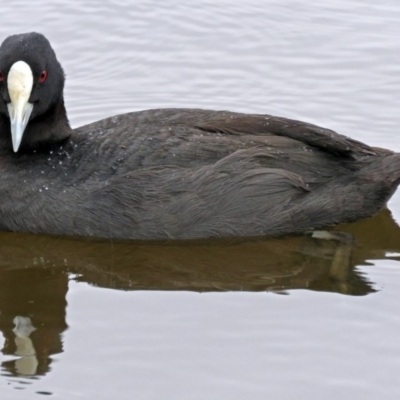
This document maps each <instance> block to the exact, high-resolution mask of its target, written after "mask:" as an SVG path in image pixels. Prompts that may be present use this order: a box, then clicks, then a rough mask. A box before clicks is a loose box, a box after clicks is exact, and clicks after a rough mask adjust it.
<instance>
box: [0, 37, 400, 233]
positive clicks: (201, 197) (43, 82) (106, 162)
mask: <svg viewBox="0 0 400 400" xmlns="http://www.w3.org/2000/svg"><path fill="white" fill-rule="evenodd" d="M63 88H64V72H63V69H62V67H61V65H60V64H59V62H58V61H57V58H56V55H55V53H54V51H53V49H52V48H51V45H50V43H49V42H48V40H47V39H46V38H45V37H44V36H43V35H41V34H38V33H27V34H20V35H14V36H10V37H8V38H6V39H5V40H4V42H3V43H2V45H1V47H0V93H1V99H2V101H0V173H1V180H0V229H3V230H11V231H18V232H34V233H50V234H65V235H81V236H96V237H103V238H123V239H150V240H156V239H170V238H173V239H190V238H206V237H228V236H258V235H273V236H277V235H284V234H293V233H302V232H306V231H310V230H312V229H315V228H321V227H325V226H329V225H333V224H337V223H343V222H351V221H355V220H358V219H360V218H366V217H369V216H371V215H373V214H375V213H376V212H377V211H378V210H380V209H381V208H382V207H384V205H385V204H386V202H387V201H388V199H389V198H390V197H391V195H392V194H393V193H394V191H395V189H396V188H397V185H398V184H399V179H400V155H399V154H395V153H392V152H391V151H389V150H383V149H377V148H371V147H369V146H367V145H365V144H363V143H360V142H358V141H356V140H353V139H350V138H348V137H345V136H342V135H340V134H338V133H336V132H334V131H331V130H328V129H324V128H320V127H318V126H315V125H312V124H308V123H305V122H300V121H294V120H290V119H286V118H278V117H273V116H270V115H255V114H240V113H233V112H227V111H209V110H197V109H162V110H149V111H141V112H134V113H128V114H123V115H118V116H115V117H112V118H107V119H104V120H102V121H98V122H95V123H92V124H90V125H86V126H83V127H81V128H78V129H71V127H70V125H69V122H68V119H67V113H66V110H65V106H64V99H63Z"/></svg>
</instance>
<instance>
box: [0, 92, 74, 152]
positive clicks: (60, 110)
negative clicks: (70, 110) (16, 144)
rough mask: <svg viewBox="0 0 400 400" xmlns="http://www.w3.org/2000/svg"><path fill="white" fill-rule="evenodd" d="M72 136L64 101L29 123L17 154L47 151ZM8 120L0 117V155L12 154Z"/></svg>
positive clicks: (2, 116)
mask: <svg viewBox="0 0 400 400" xmlns="http://www.w3.org/2000/svg"><path fill="white" fill-rule="evenodd" d="M71 134H72V129H71V127H70V125H69V121H68V117H67V111H66V109H65V105H64V99H63V98H61V100H60V101H59V102H58V103H56V104H55V106H53V107H52V108H50V109H49V110H47V111H46V113H45V114H43V115H40V116H38V117H36V118H35V119H33V120H32V121H29V123H28V126H27V127H26V129H25V132H24V135H23V137H22V142H21V145H20V148H19V150H18V153H26V152H32V151H41V150H47V149H48V148H49V147H53V146H54V145H57V144H60V143H62V142H64V141H66V140H67V139H68V138H69V136H70V135H71ZM12 151H13V150H12V141H11V124H10V119H9V118H8V117H6V116H4V115H1V116H0V153H1V154H4V153H9V152H12Z"/></svg>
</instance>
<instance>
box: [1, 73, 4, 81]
mask: <svg viewBox="0 0 400 400" xmlns="http://www.w3.org/2000/svg"><path fill="white" fill-rule="evenodd" d="M3 81H4V76H3V74H2V73H1V72H0V82H3Z"/></svg>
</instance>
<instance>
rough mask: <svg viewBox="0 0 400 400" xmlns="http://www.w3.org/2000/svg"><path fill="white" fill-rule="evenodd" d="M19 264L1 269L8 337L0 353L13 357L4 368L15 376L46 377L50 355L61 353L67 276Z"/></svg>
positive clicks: (0, 318) (2, 322)
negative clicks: (17, 266) (16, 266)
mask: <svg viewBox="0 0 400 400" xmlns="http://www.w3.org/2000/svg"><path fill="white" fill-rule="evenodd" d="M14 250H15V248H14ZM29 261H30V263H31V266H32V264H34V262H32V259H30V260H29ZM20 262H21V263H22V265H20V266H19V268H15V264H14V263H10V267H11V268H9V269H4V267H3V268H0V310H1V313H0V331H1V332H2V333H3V336H4V338H5V342H4V346H3V349H1V351H2V353H3V354H4V355H7V356H13V359H10V358H9V357H7V358H8V360H7V361H3V362H2V364H1V369H2V372H3V373H8V374H11V375H14V376H25V377H29V376H33V375H34V376H38V375H44V374H46V373H47V372H48V371H49V369H50V365H51V362H52V359H51V356H52V355H53V354H57V353H60V352H62V342H61V334H62V332H63V331H64V330H65V329H66V328H67V325H66V322H65V308H66V305H67V303H66V294H67V290H68V275H67V274H65V272H64V271H62V270H52V269H47V268H42V267H38V266H37V265H35V264H34V266H32V267H31V268H27V266H28V260H27V259H25V260H21V259H20ZM15 356H18V358H17V359H15ZM0 398H1V396H0Z"/></svg>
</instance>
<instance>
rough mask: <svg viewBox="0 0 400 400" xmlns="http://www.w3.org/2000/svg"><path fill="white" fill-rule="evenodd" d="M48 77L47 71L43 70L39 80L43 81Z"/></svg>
mask: <svg viewBox="0 0 400 400" xmlns="http://www.w3.org/2000/svg"><path fill="white" fill-rule="evenodd" d="M46 79H47V71H43V72H42V73H41V74H40V76H39V82H40V83H42V82H44V81H45V80H46Z"/></svg>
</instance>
